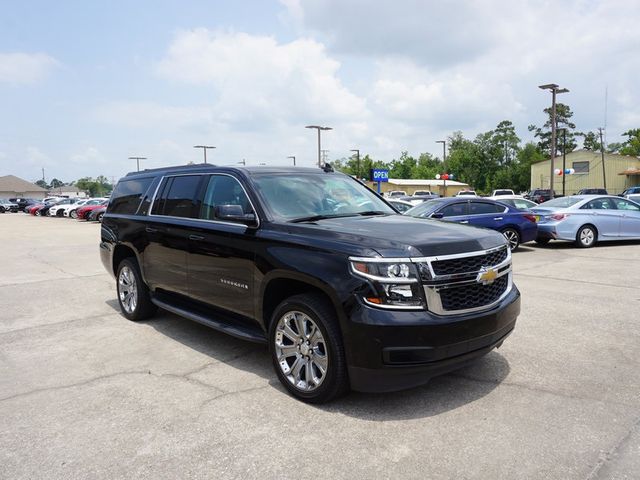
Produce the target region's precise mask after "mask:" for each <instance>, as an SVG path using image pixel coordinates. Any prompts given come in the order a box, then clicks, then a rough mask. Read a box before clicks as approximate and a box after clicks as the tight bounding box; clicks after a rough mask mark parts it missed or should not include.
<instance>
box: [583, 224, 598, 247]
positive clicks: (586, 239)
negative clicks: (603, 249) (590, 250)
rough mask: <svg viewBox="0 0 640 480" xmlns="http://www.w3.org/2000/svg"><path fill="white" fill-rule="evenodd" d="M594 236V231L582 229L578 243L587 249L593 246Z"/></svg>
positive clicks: (587, 228)
mask: <svg viewBox="0 0 640 480" xmlns="http://www.w3.org/2000/svg"><path fill="white" fill-rule="evenodd" d="M595 238H596V235H595V233H594V231H593V230H592V229H590V228H589V227H586V228H583V229H582V230H581V231H580V242H581V243H582V244H583V245H584V246H585V247H588V246H590V245H591V244H593V241H594V240H595Z"/></svg>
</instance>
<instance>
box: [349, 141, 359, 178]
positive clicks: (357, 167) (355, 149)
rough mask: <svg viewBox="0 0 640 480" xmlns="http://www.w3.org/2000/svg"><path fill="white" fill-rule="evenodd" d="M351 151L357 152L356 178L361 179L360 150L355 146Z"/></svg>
mask: <svg viewBox="0 0 640 480" xmlns="http://www.w3.org/2000/svg"><path fill="white" fill-rule="evenodd" d="M351 151H352V152H356V178H357V179H358V180H360V150H359V149H357V148H353V149H351Z"/></svg>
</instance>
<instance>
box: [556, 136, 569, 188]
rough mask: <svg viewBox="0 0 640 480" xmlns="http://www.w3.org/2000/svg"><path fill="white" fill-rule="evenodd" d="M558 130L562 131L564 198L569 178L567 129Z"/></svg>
mask: <svg viewBox="0 0 640 480" xmlns="http://www.w3.org/2000/svg"><path fill="white" fill-rule="evenodd" d="M558 130H562V196H563V197H564V196H565V184H566V182H565V177H566V176H567V172H566V171H565V170H566V168H567V127H562V128H559V129H558Z"/></svg>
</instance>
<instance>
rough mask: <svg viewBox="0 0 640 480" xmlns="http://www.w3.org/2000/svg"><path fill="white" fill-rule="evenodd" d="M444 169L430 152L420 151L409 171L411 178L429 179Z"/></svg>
mask: <svg viewBox="0 0 640 480" xmlns="http://www.w3.org/2000/svg"><path fill="white" fill-rule="evenodd" d="M442 170H444V167H443V165H442V162H441V161H440V160H439V159H438V158H435V157H434V156H433V155H431V154H430V153H421V154H420V156H419V157H418V160H417V162H416V165H415V166H414V167H413V169H412V171H411V178H417V179H423V180H424V179H431V178H435V176H436V174H437V173H441V171H442Z"/></svg>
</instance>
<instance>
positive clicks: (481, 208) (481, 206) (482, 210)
mask: <svg viewBox="0 0 640 480" xmlns="http://www.w3.org/2000/svg"><path fill="white" fill-rule="evenodd" d="M499 212H504V207H502V206H500V205H494V204H493V203H486V202H471V203H470V204H469V215H484V214H489V213H499Z"/></svg>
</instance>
